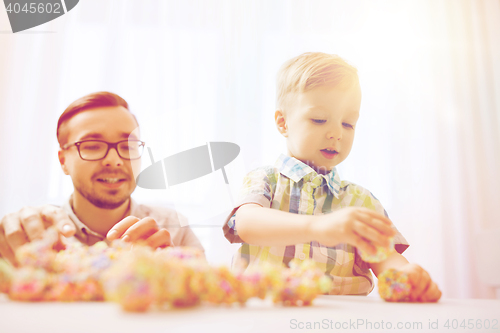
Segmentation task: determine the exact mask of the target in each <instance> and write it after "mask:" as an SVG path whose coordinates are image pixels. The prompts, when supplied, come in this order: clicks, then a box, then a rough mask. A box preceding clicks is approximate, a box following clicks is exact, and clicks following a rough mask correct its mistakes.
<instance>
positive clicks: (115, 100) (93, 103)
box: [57, 91, 139, 147]
mask: <svg viewBox="0 0 500 333" xmlns="http://www.w3.org/2000/svg"><path fill="white" fill-rule="evenodd" d="M107 106H123V107H124V108H125V109H127V110H128V111H129V112H130V109H129V108H128V103H127V102H126V101H125V100H124V99H123V98H121V97H120V96H118V95H117V94H113V93H110V92H107V91H99V92H95V93H92V94H88V95H86V96H83V97H81V98H79V99H77V100H76V101H74V102H73V103H71V104H70V105H69V106H68V107H67V108H66V110H64V112H63V113H62V114H61V116H60V117H59V121H58V122H57V141H58V142H59V146H61V147H62V146H63V144H65V143H64V142H62V139H61V137H60V131H59V129H60V127H61V125H62V124H63V123H64V122H66V121H68V120H70V119H71V118H72V117H73V116H74V115H76V114H78V113H80V112H83V111H86V110H90V109H95V108H99V107H107ZM130 114H131V115H132V117H134V120H135V122H136V123H137V125H139V123H138V122H137V118H136V117H135V116H134V114H133V113H132V112H130Z"/></svg>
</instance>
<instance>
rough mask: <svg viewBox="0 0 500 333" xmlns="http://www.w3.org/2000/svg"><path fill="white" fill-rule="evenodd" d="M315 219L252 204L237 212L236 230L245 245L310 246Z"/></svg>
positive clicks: (310, 216) (242, 207) (311, 216)
mask: <svg viewBox="0 0 500 333" xmlns="http://www.w3.org/2000/svg"><path fill="white" fill-rule="evenodd" d="M313 219H314V216H313V215H300V214H293V213H288V212H283V211H279V210H277V209H271V208H264V207H261V206H259V205H256V204H248V205H243V206H241V207H240V208H239V209H238V211H237V212H236V227H237V230H238V235H239V236H240V238H241V239H242V240H243V241H244V242H245V243H249V244H253V245H261V246H284V245H293V244H300V243H308V242H310V241H311V240H312V239H311V236H310V229H309V225H310V223H311V221H312V220H313Z"/></svg>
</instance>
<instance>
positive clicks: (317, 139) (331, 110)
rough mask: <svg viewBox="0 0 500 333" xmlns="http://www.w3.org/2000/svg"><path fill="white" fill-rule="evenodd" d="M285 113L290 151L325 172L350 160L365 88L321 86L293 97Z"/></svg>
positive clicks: (317, 169)
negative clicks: (362, 93) (362, 90)
mask: <svg viewBox="0 0 500 333" xmlns="http://www.w3.org/2000/svg"><path fill="white" fill-rule="evenodd" d="M289 105H290V106H289V107H288V109H287V112H286V114H285V116H284V118H285V124H286V128H285V130H284V132H283V131H282V130H280V131H281V132H282V134H283V135H284V136H285V137H286V138H287V149H288V154H289V155H290V156H292V157H295V158H297V159H299V160H301V161H302V162H304V163H306V164H308V165H309V166H311V167H313V168H314V169H315V170H316V171H317V172H319V173H322V174H325V173H328V172H330V171H331V169H332V168H333V167H334V166H336V165H338V164H339V163H340V162H342V161H343V160H345V159H346V157H347V156H348V155H349V153H350V151H351V147H352V143H353V140H354V131H355V127H356V122H357V121H358V118H359V109H360V106H361V89H360V87H359V85H356V86H355V87H353V88H350V89H343V90H341V89H336V88H331V87H318V88H314V89H312V90H309V91H307V92H305V93H298V94H296V95H295V96H291V99H290V103H289Z"/></svg>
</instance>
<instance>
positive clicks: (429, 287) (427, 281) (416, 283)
mask: <svg viewBox="0 0 500 333" xmlns="http://www.w3.org/2000/svg"><path fill="white" fill-rule="evenodd" d="M370 268H371V269H372V271H373V273H375V275H376V276H377V277H378V275H379V274H380V273H382V272H383V271H385V270H386V269H389V268H394V269H397V270H399V271H403V272H405V273H407V274H408V279H409V281H410V284H411V285H412V290H411V294H410V301H412V302H437V301H438V300H439V299H440V298H441V291H440V290H439V288H438V286H437V284H436V283H435V282H434V281H432V279H431V277H430V275H429V273H428V272H427V271H426V270H424V269H423V268H422V267H420V266H419V265H417V264H410V263H409V262H408V260H406V258H405V257H403V256H402V255H401V254H399V253H397V252H396V253H393V254H391V255H390V256H389V257H388V258H387V259H386V260H384V261H382V262H379V263H372V264H370Z"/></svg>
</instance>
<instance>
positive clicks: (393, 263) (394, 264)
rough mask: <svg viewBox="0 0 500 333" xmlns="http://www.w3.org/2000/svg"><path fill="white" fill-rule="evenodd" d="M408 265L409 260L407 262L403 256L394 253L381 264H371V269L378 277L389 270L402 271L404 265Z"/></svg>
mask: <svg viewBox="0 0 500 333" xmlns="http://www.w3.org/2000/svg"><path fill="white" fill-rule="evenodd" d="M406 264H408V260H406V258H405V257H403V255H401V254H399V253H397V252H394V253H393V254H391V255H390V256H389V257H388V258H387V259H385V260H384V261H381V262H377V263H371V264H370V268H371V269H372V271H373V273H374V274H375V276H377V277H378V275H379V274H380V273H382V272H383V271H385V270H387V269H389V268H395V269H400V268H401V267H403V266H404V265H406Z"/></svg>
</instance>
